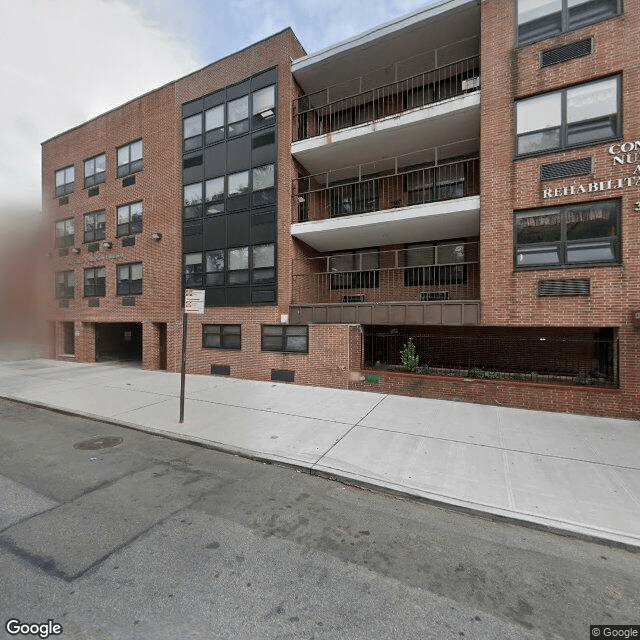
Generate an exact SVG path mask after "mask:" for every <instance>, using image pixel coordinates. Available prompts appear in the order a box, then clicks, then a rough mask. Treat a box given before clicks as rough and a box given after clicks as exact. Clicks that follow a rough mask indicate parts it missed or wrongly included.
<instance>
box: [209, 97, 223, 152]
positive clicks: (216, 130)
mask: <svg viewBox="0 0 640 640" xmlns="http://www.w3.org/2000/svg"><path fill="white" fill-rule="evenodd" d="M204 128H205V144H213V143H214V142H218V141H219V140H222V139H223V138H224V105H223V104H219V105H218V106H217V107H212V108H211V109H207V110H206V111H205V112H204Z"/></svg>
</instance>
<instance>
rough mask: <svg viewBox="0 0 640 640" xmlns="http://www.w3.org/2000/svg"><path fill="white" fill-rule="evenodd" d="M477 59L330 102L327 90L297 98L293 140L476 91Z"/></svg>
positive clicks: (478, 70) (470, 59)
mask: <svg viewBox="0 0 640 640" xmlns="http://www.w3.org/2000/svg"><path fill="white" fill-rule="evenodd" d="M479 88H480V57H479V56H472V57H470V58H465V59H464V60H460V61H458V62H455V63H453V64H448V65H446V66H443V67H439V68H437V69H432V70H431V71H426V72H424V73H420V74H418V75H415V76H412V77H410V78H406V79H404V80H400V81H398V82H392V83H390V84H386V85H383V86H380V87H377V88H375V89H371V90H369V91H363V92H360V93H356V94H354V95H351V96H349V97H347V98H342V99H340V100H335V101H332V102H330V101H329V100H330V92H329V88H327V89H325V90H323V91H319V92H316V93H313V94H308V95H305V96H302V97H300V98H297V99H296V100H294V103H293V110H294V116H293V118H294V122H293V125H294V126H293V131H294V135H295V139H296V140H304V139H306V138H310V137H313V136H317V135H322V134H326V133H331V132H333V131H339V130H340V129H345V128H347V127H352V126H354V125H358V124H363V123H366V122H371V121H373V120H377V119H379V118H384V117H386V116H390V115H394V114H398V113H402V112H403V111H408V110H410V109H415V108H416V107H422V106H424V105H428V104H432V103H435V102H440V101H441V100H446V99H447V98H453V97H455V96H458V95H462V94H465V93H470V92H472V91H478V89H479Z"/></svg>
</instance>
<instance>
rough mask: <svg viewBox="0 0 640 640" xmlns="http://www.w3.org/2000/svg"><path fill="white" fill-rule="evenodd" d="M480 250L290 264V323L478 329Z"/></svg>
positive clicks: (429, 246)
mask: <svg viewBox="0 0 640 640" xmlns="http://www.w3.org/2000/svg"><path fill="white" fill-rule="evenodd" d="M479 299H480V272H479V245H478V242H456V241H453V240H451V241H445V242H440V243H435V242H429V243H420V244H415V245H412V246H410V247H407V248H405V249H396V250H390V251H377V250H373V249H364V250H360V251H352V252H341V253H334V254H332V255H329V256H322V257H316V258H302V259H299V260H296V261H294V264H293V296H292V305H291V311H290V316H291V322H295V323H298V322H299V323H303V324H304V323H309V322H312V323H335V324H341V323H357V324H365V325H371V324H375V325H384V324H390V325H405V324H411V325H443V324H444V325H475V324H479V315H480V302H479Z"/></svg>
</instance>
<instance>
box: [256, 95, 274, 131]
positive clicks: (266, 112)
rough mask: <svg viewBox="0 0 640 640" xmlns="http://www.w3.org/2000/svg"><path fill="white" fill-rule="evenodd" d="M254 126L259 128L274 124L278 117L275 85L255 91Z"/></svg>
mask: <svg viewBox="0 0 640 640" xmlns="http://www.w3.org/2000/svg"><path fill="white" fill-rule="evenodd" d="M252 100H253V109H252V111H253V128H254V129H258V128H260V127H265V126H267V125H270V124H273V122H275V119H276V88H275V86H274V85H271V86H269V87H265V88H264V89H259V90H258V91H254V92H253V95H252Z"/></svg>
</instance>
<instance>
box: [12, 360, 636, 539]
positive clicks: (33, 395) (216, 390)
mask: <svg viewBox="0 0 640 640" xmlns="http://www.w3.org/2000/svg"><path fill="white" fill-rule="evenodd" d="M179 395H180V376H179V374H176V373H167V372H164V371H143V370H142V369H139V368H134V367H129V366H126V365H123V364H80V363H68V362H61V361H55V360H41V359H36V360H22V361H15V362H8V361H5V362H0V396H1V397H4V398H9V399H13V400H19V401H23V402H27V403H30V404H34V405H38V406H43V407H49V408H53V409H59V410H63V411H67V412H70V413H73V414H78V415H82V416H87V417H91V418H97V419H101V420H106V421H109V422H113V423H117V424H121V425H124V426H128V427H133V428H136V429H142V430H144V431H148V432H151V433H157V434H161V435H167V436H170V437H173V438H180V439H184V440H188V441H192V442H197V443H203V444H206V445H209V446H214V447H216V448H219V449H222V450H224V451H228V452H231V453H238V454H241V455H245V456H251V457H255V458H259V459H265V460H273V461H278V462H285V463H288V464H291V465H295V466H296V467H299V468H301V469H305V470H308V471H310V472H312V473H318V474H326V475H328V476H331V477H335V478H338V479H343V480H347V481H353V482H356V483H364V484H367V485H374V486H377V487H381V488H385V489H389V490H393V491H396V492H400V493H403V494H408V495H412V496H419V497H421V498H426V499H429V500H433V501H436V502H440V503H444V504H449V505H455V506H456V507H462V508H465V509H468V510H471V511H476V512H482V513H486V514H492V515H495V516H501V517H505V518H508V519H511V520H514V521H518V522H523V523H530V524H534V525H537V526H542V527H545V528H550V529H552V530H556V531H561V532H566V533H571V534H574V535H579V536H581V537H587V538H593V539H597V540H603V541H608V542H615V543H618V544H624V545H629V546H633V547H636V548H640V422H637V421H628V420H616V419H609V418H592V417H585V416H577V415H568V414H558V413H546V412H540V411H525V410H521V409H509V408H504V407H494V406H485V405H474V404H468V403H462V402H447V401H443V400H430V399H422V398H406V397H401V396H391V395H383V394H376V393H367V392H360V391H346V390H340V389H325V388H316V387H302V386H295V385H288V384H276V383H272V382H256V381H251V380H236V379H232V378H222V377H213V376H195V375H189V376H187V380H186V401H185V422H184V424H182V425H181V424H179V421H178V419H179ZM0 428H2V426H1V425H0ZM96 435H108V428H107V427H105V428H104V433H101V434H96Z"/></svg>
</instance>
